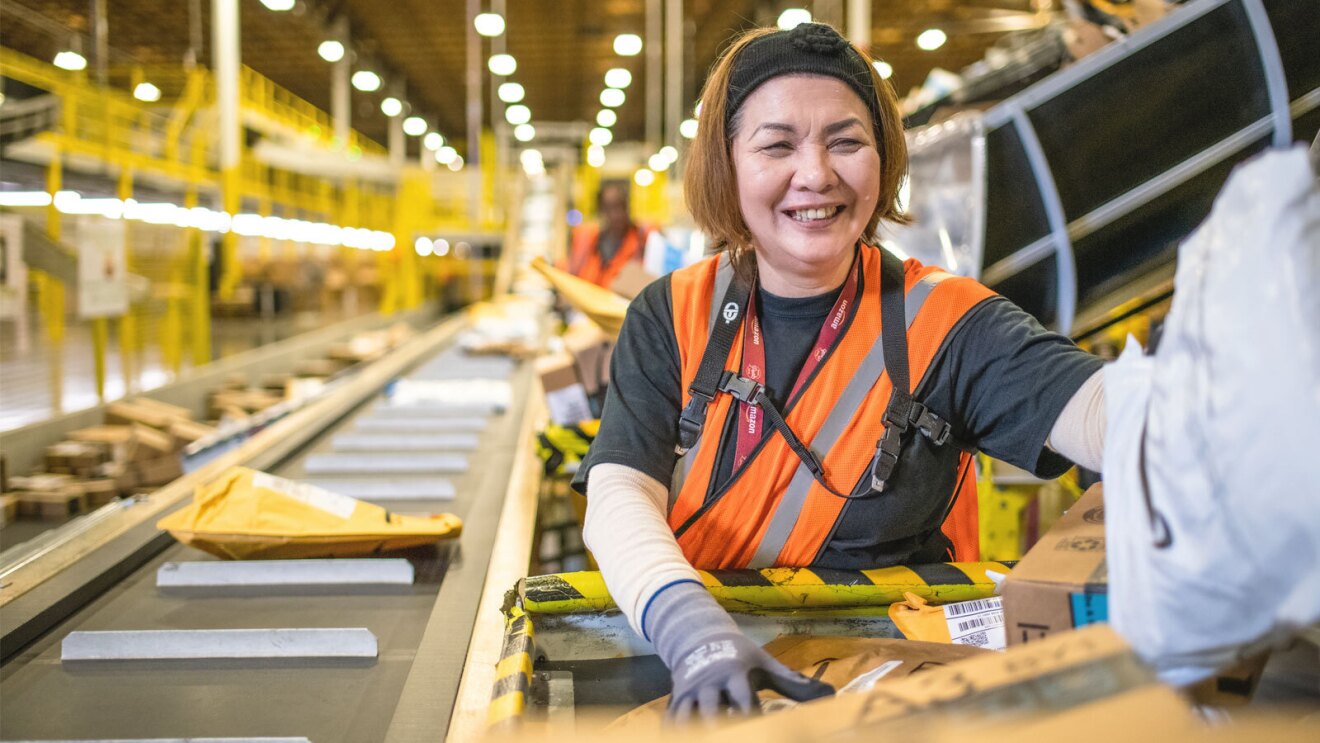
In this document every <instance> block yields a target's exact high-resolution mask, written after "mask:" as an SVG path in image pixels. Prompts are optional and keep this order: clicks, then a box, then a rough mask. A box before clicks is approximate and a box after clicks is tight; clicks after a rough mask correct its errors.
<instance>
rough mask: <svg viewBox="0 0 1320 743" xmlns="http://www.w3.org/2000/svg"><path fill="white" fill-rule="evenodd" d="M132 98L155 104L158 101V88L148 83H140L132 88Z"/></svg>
mask: <svg viewBox="0 0 1320 743" xmlns="http://www.w3.org/2000/svg"><path fill="white" fill-rule="evenodd" d="M133 97H134V98H136V99H138V100H139V101H146V102H147V103H155V102H156V101H158V100H160V88H157V87H156V86H155V85H152V84H151V83H148V82H141V83H138V84H137V87H135V88H133Z"/></svg>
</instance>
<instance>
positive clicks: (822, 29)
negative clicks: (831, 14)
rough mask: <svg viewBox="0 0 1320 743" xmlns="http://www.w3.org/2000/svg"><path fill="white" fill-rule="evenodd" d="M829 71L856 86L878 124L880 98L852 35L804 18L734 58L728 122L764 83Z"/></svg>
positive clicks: (764, 37)
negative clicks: (852, 41) (851, 39)
mask: <svg viewBox="0 0 1320 743" xmlns="http://www.w3.org/2000/svg"><path fill="white" fill-rule="evenodd" d="M792 74H805V75H826V76H829V77H833V78H836V79H839V80H842V81H843V82H844V83H846V84H847V85H848V87H850V88H852V89H853V91H854V92H856V93H857V96H858V97H859V98H861V99H862V102H863V103H865V104H866V107H867V109H869V110H870V111H871V121H872V124H873V125H874V126H875V128H876V130H877V131H879V129H880V102H879V96H878V95H877V94H876V89H875V85H874V84H873V83H872V79H871V67H870V65H868V64H866V60H864V59H862V55H861V54H859V53H858V52H857V50H856V49H854V48H853V45H852V44H849V43H848V40H847V39H845V38H843V37H842V36H840V35H839V32H838V31H835V30H834V29H833V28H832V27H830V26H827V25H825V24H823V23H803V24H800V25H798V26H796V27H795V28H792V29H790V30H788V31H775V32H774V33H771V34H766V35H765V36H762V37H760V38H758V39H756V40H755V41H753V42H752V43H750V44H748V45H747V46H746V48H744V49H743V50H742V51H741V52H739V53H738V58H737V59H736V60H734V63H733V72H732V73H731V74H730V75H729V99H728V104H727V105H726V106H725V108H724V111H725V118H724V123H725V124H726V125H727V124H728V123H729V122H731V121H733V116H734V114H736V113H737V112H738V109H739V108H741V107H742V104H743V102H744V101H746V100H747V96H749V95H751V94H752V91H754V90H756V89H757V88H758V87H760V85H761V83H764V82H765V81H767V80H769V79H771V78H775V77H779V76H780V75H792Z"/></svg>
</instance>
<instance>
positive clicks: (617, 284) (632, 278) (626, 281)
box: [610, 261, 657, 299]
mask: <svg viewBox="0 0 1320 743" xmlns="http://www.w3.org/2000/svg"><path fill="white" fill-rule="evenodd" d="M656 278H657V277H656V276H655V274H653V273H651V272H650V271H647V270H646V268H644V267H643V266H642V263H641V261H628V262H626V263H624V264H623V267H622V268H620V269H619V274H618V275H617V276H615V277H614V281H612V282H610V291H612V292H614V293H615V294H621V295H623V296H625V297H627V298H628V299H634V298H636V297H637V295H638V294H641V293H642V290H643V289H645V288H646V287H647V286H649V285H650V284H651V282H653V281H655V280H656Z"/></svg>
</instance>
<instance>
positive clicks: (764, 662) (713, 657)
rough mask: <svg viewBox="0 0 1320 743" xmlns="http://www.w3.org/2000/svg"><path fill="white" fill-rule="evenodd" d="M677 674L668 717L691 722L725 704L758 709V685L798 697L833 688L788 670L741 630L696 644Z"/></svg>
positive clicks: (715, 712)
mask: <svg viewBox="0 0 1320 743" xmlns="http://www.w3.org/2000/svg"><path fill="white" fill-rule="evenodd" d="M673 678H674V690H673V693H672V695H671V696H670V698H669V718H670V719H671V720H674V721H675V722H686V721H688V720H689V719H691V718H692V716H693V714H694V712H697V713H700V715H701V716H702V717H704V718H706V719H711V718H714V717H717V716H718V715H719V714H720V711H721V710H722V709H729V710H732V711H735V712H738V713H741V714H755V713H757V712H759V711H760V708H759V707H758V705H757V699H756V690H758V689H772V690H774V691H777V692H779V693H780V694H782V695H784V696H786V697H788V698H789V699H792V700H795V701H798V702H805V701H808V700H810V699H817V698H819V697H825V696H830V695H832V694H834V687H832V686H830V685H829V684H826V683H824V682H822V681H816V680H815V679H809V678H807V677H806V676H803V675H802V674H800V673H797V672H796V671H792V670H790V669H789V668H788V667H787V666H785V665H784V664H783V663H780V662H779V661H777V660H775V659H774V658H771V657H770V654H769V653H767V652H765V650H762V649H761V648H760V646H758V645H757V644H756V643H754V642H752V641H751V640H749V639H747V637H746V636H745V635H743V634H742V633H741V632H739V631H737V630H735V631H734V632H732V633H728V634H725V635H721V636H717V637H714V638H710V639H707V640H706V641H705V642H703V643H702V644H701V645H698V646H697V647H696V648H694V649H693V650H692V651H691V652H689V653H688V654H687V655H686V656H684V658H683V659H682V660H681V661H680V662H679V664H678V667H677V668H675V669H674V670H673Z"/></svg>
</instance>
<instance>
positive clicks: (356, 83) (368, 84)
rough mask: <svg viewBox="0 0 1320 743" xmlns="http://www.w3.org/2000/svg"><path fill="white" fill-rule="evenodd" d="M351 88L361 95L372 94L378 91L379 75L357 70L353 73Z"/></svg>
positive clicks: (369, 71)
mask: <svg viewBox="0 0 1320 743" xmlns="http://www.w3.org/2000/svg"><path fill="white" fill-rule="evenodd" d="M352 81H353V87H355V88H357V89H358V90H360V91H362V92H363V93H374V92H376V91H377V90H380V75H377V74H376V73H374V72H372V71H371V70H358V71H357V72H354V73H353V78H352Z"/></svg>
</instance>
